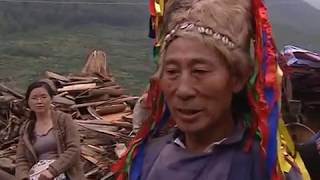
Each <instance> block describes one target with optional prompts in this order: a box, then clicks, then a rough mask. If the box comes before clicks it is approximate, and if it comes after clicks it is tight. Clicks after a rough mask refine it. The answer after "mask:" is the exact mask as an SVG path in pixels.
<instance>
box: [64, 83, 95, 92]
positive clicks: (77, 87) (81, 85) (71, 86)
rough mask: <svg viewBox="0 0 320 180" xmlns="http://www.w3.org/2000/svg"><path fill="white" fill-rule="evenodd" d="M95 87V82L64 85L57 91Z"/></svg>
mask: <svg viewBox="0 0 320 180" xmlns="http://www.w3.org/2000/svg"><path fill="white" fill-rule="evenodd" d="M96 87H97V84H96V83H88V84H76V85H70V86H64V87H63V88H60V89H58V92H63V91H81V90H87V89H93V88H96Z"/></svg>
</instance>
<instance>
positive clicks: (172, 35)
mask: <svg viewBox="0 0 320 180" xmlns="http://www.w3.org/2000/svg"><path fill="white" fill-rule="evenodd" d="M179 31H186V32H191V31H195V32H198V33H200V34H203V35H206V36H211V37H212V38H213V39H215V40H217V41H220V42H222V43H223V44H224V45H225V46H227V48H229V49H234V48H235V47H236V45H235V43H234V42H233V41H232V40H231V39H230V38H229V37H228V36H227V35H224V34H221V33H219V32H216V31H214V30H213V29H212V28H210V27H205V26H200V25H197V24H194V23H190V22H184V23H181V24H178V25H177V26H176V27H175V28H174V29H172V30H171V31H170V32H169V33H168V34H167V35H166V36H165V38H164V47H166V46H167V45H168V44H169V43H170V42H171V41H173V40H174V39H176V38H177V37H178V36H177V32H179Z"/></svg>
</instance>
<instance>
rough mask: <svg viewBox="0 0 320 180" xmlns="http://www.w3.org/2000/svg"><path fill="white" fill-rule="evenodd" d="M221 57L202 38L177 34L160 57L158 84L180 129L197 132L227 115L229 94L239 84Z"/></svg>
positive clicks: (214, 124)
mask: <svg viewBox="0 0 320 180" xmlns="http://www.w3.org/2000/svg"><path fill="white" fill-rule="evenodd" d="M223 61H225V59H224V58H222V56H221V55H220V54H219V53H218V52H217V51H216V50H214V49H212V48H209V47H207V46H206V45H205V44H203V43H202V42H201V41H199V40H197V39H190V38H178V39H176V40H174V41H173V42H172V43H171V44H170V45H169V46H168V49H167V52H166V54H165V55H164V60H163V72H162V75H161V79H160V82H161V88H162V90H163V92H164V96H165V98H166V101H167V103H168V106H169V109H170V112H171V115H172V118H173V119H174V120H175V121H176V123H177V126H178V127H179V129H181V130H182V131H183V132H189V133H197V132H201V131H203V130H207V129H208V128H209V129H211V128H210V127H214V126H218V124H219V123H223V122H224V120H226V119H225V117H230V114H231V100H232V94H233V93H235V92H238V91H240V90H241V88H242V84H243V83H240V82H239V81H237V79H236V78H235V77H233V76H231V74H230V72H229V70H228V68H227V66H226V63H225V62H223Z"/></svg>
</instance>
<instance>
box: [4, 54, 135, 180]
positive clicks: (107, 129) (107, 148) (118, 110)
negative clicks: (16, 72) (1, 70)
mask: <svg viewBox="0 0 320 180" xmlns="http://www.w3.org/2000/svg"><path fill="white" fill-rule="evenodd" d="M101 66H103V67H101ZM106 66H107V63H106V55H105V53H104V52H102V51H94V52H93V53H92V54H91V55H90V56H89V57H88V59H87V64H86V65H85V67H84V68H83V70H82V72H81V73H80V74H77V75H74V74H70V75H68V76H63V75H60V74H57V73H54V72H50V71H47V72H46V74H45V76H46V77H45V79H43V80H42V81H45V82H47V83H48V84H49V85H50V86H51V88H52V89H53V90H54V91H56V92H57V95H55V96H54V97H53V104H54V106H55V108H56V109H59V110H61V111H64V112H66V113H69V114H71V115H72V117H73V118H74V120H75V122H76V123H77V124H78V125H79V131H80V133H81V139H82V147H81V154H82V160H83V162H84V170H85V173H86V176H87V178H89V179H112V176H113V174H112V173H111V172H110V169H109V168H110V165H111V163H112V162H114V161H115V160H116V159H117V158H118V157H119V156H120V155H121V154H122V153H123V152H124V151H125V150H126V145H125V144H126V143H127V142H128V140H129V139H130V133H131V132H132V106H133V105H134V103H135V101H136V100H137V99H138V97H132V96H128V95H125V93H124V89H123V88H121V87H120V86H119V85H118V84H117V83H116V82H115V81H114V78H113V77H112V75H111V73H110V71H109V68H108V67H106ZM24 104H25V101H24V96H23V95H21V94H19V93H17V92H15V91H14V90H12V89H10V88H8V87H6V86H4V85H0V169H3V170H5V171H7V172H10V173H12V174H13V173H14V168H15V164H14V161H15V151H16V145H17V142H18V135H19V128H20V126H21V125H22V123H23V122H25V121H26V116H25V113H24V112H25V106H24Z"/></svg>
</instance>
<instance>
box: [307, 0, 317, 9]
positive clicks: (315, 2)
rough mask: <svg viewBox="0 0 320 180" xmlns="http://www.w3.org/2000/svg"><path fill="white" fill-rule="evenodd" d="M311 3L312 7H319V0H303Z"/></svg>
mask: <svg viewBox="0 0 320 180" xmlns="http://www.w3.org/2000/svg"><path fill="white" fill-rule="evenodd" d="M304 1H307V2H308V3H310V4H311V5H313V6H314V7H316V8H318V9H320V0H304Z"/></svg>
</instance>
